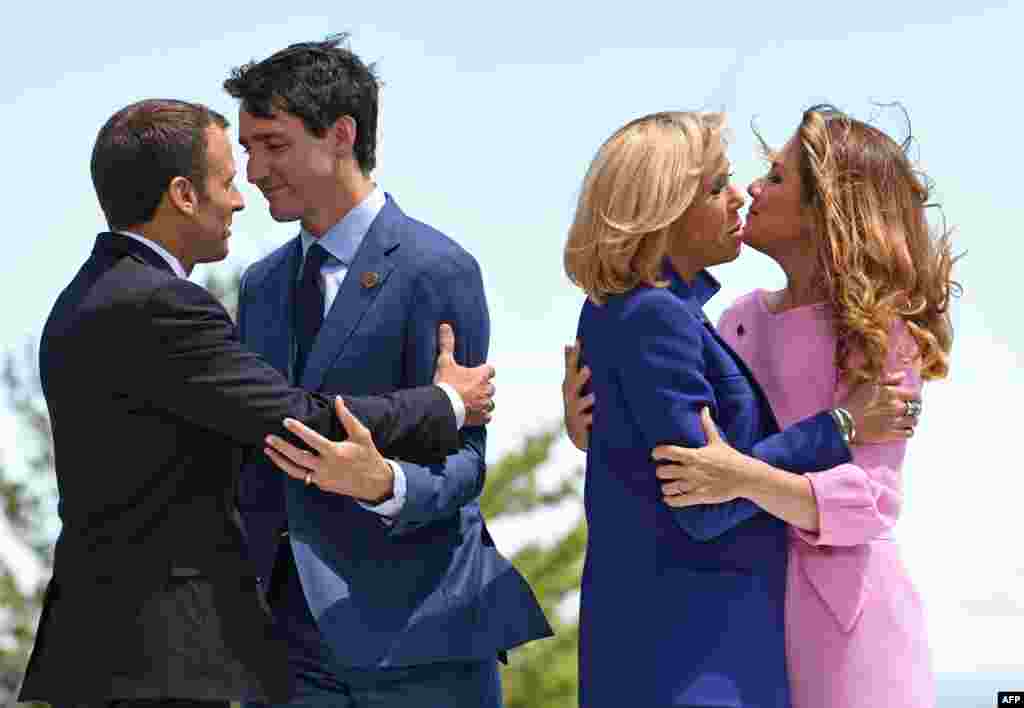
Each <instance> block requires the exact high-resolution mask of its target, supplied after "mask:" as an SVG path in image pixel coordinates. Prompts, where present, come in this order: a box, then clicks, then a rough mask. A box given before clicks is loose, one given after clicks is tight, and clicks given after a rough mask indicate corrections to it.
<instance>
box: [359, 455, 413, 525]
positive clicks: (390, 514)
mask: <svg viewBox="0 0 1024 708" xmlns="http://www.w3.org/2000/svg"><path fill="white" fill-rule="evenodd" d="M384 461H385V462H387V463H388V464H389V465H391V471H392V472H394V474H395V487H394V493H393V494H392V495H391V498H390V499H388V500H387V501H383V502H381V503H380V504H377V505H376V506H372V505H370V504H367V503H365V502H362V501H359V500H358V499H357V500H356V501H358V502H359V506H361V507H363V508H364V509H368V510H369V511H372V512H373V513H375V514H380V515H381V516H383V517H385V520H388V519H393V518H394V517H396V516H398V514H399V513H400V512H401V511H402V507H404V506H405V490H406V486H407V485H406V481H405V472H403V471H402V466H401V465H400V464H398V463H397V462H395V461H394V460H384Z"/></svg>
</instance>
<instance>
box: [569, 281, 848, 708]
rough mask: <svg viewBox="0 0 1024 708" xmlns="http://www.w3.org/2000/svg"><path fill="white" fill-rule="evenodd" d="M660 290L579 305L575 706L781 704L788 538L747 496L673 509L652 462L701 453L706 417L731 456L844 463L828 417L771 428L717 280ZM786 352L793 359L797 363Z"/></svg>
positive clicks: (784, 697)
mask: <svg viewBox="0 0 1024 708" xmlns="http://www.w3.org/2000/svg"><path fill="white" fill-rule="evenodd" d="M666 277H667V278H668V279H669V280H670V285H669V287H667V288H652V287H638V288H636V289H634V290H633V291H631V292H629V293H626V294H624V295H620V296H615V297H612V298H609V301H608V302H607V303H606V304H605V305H603V306H596V305H594V304H593V303H591V302H590V301H588V302H587V303H586V304H585V305H584V307H583V312H582V314H581V317H580V328H579V334H580V338H581V339H582V342H583V353H584V355H585V358H586V362H587V364H588V365H589V366H590V368H591V370H592V372H593V376H592V379H591V387H592V391H593V392H594V393H595V394H596V398H597V401H598V404H597V406H596V407H595V413H594V421H593V430H592V433H591V437H590V449H589V451H588V453H587V473H586V494H585V504H586V513H587V522H588V528H589V538H588V548H587V556H586V563H585V567H584V573H583V587H582V609H581V625H580V682H581V685H580V704H581V706H585V707H586V708H597V707H603V706H608V707H609V708H612V707H614V708H620V707H621V706H623V705H638V706H641V705H642V706H645V708H662V707H667V706H737V707H739V706H742V707H744V708H752V707H754V706H757V707H759V708H761V707H764V708H767V707H769V706H770V707H771V708H785V707H787V706H788V705H789V693H788V687H787V680H786V671H785V649H784V643H783V616H782V612H783V597H784V589H785V577H786V527H785V525H784V524H783V523H782V522H781V521H779V520H778V519H776V518H774V517H772V516H769V515H768V514H767V513H766V512H763V511H761V510H760V509H759V508H758V507H757V506H755V505H754V504H753V503H751V502H750V501H748V500H745V499H737V500H734V501H732V502H728V503H725V504H715V505H702V506H696V507H690V508H686V509H673V508H671V507H669V506H667V505H666V504H665V503H664V502H663V501H662V496H661V490H660V485H659V482H658V480H657V478H656V476H655V466H654V463H653V461H652V459H651V450H652V448H654V447H655V446H657V445H659V444H662V443H672V444H677V445H685V446H690V447H694V446H700V445H704V444H706V437H705V435H704V433H703V429H702V428H701V424H700V418H699V414H700V410H701V408H703V407H704V406H709V407H710V409H711V413H712V416H713V418H714V419H715V421H716V422H717V424H718V426H719V427H720V429H721V431H722V433H723V435H724V436H725V438H726V439H727V440H728V441H729V442H730V443H731V444H732V445H733V446H734V447H735V448H737V449H738V450H740V451H742V452H745V453H747V454H750V455H753V456H755V457H758V458H760V459H762V460H765V461H767V462H769V463H771V464H773V465H775V466H777V467H781V468H783V469H787V470H790V471H792V472H798V473H801V472H811V471H818V470H823V469H827V468H829V467H832V466H834V465H838V464H842V463H844V462H848V461H849V460H850V453H849V450H848V448H847V446H846V445H845V444H844V443H843V441H842V438H841V437H840V435H839V432H838V430H837V428H836V426H835V424H834V422H833V420H832V418H831V417H830V416H829V415H828V414H827V413H825V412H823V413H821V414H819V415H816V416H814V417H812V418H808V419H806V420H803V421H801V422H799V423H797V424H795V425H793V426H792V427H790V428H788V429H786V430H785V431H783V432H781V433H780V432H779V430H778V424H777V423H776V421H775V418H774V416H773V415H772V412H771V409H770V407H769V405H768V402H767V400H766V398H765V397H764V394H763V393H762V391H761V389H760V388H759V387H758V385H757V384H756V382H755V381H754V379H753V377H752V376H751V374H750V371H749V370H748V369H747V367H746V366H745V365H744V364H743V362H742V360H741V359H740V358H739V357H738V356H737V355H736V354H735V353H734V352H732V351H731V350H730V348H729V347H728V345H726V344H725V342H723V341H722V340H721V339H720V338H719V336H718V335H717V333H716V332H715V330H714V328H713V327H712V325H711V324H710V322H708V321H707V319H706V317H705V316H704V314H703V312H702V310H701V307H702V305H703V304H704V303H705V302H706V301H707V300H708V299H709V298H710V297H711V295H713V294H714V293H715V292H716V291H717V289H718V284H717V283H716V282H715V281H714V279H713V278H712V277H711V276H710V275H709V274H707V273H706V272H702V273H700V274H699V275H698V276H697V278H696V279H695V280H694V282H693V284H692V285H688V284H687V283H686V282H685V281H683V280H682V279H681V278H680V277H679V276H678V275H677V274H676V273H675V272H674V271H672V270H671V268H667V269H666ZM794 355H795V356H799V349H796V350H795V351H794Z"/></svg>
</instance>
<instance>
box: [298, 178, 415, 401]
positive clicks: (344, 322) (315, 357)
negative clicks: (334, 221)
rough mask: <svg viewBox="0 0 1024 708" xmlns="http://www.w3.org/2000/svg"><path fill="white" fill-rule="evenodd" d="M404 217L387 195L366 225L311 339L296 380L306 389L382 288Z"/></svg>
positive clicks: (318, 380) (314, 387)
mask: <svg viewBox="0 0 1024 708" xmlns="http://www.w3.org/2000/svg"><path fill="white" fill-rule="evenodd" d="M404 218H405V215H404V214H402V212H401V211H400V210H399V209H398V207H397V206H395V203H394V202H393V201H392V200H391V198H390V197H389V198H388V200H387V202H386V203H385V204H384V208H383V209H381V211H380V214H378V215H377V218H376V219H374V221H373V224H371V225H370V230H369V231H368V232H367V233H366V237H365V238H364V239H363V243H362V244H361V245H360V246H359V249H358V250H357V251H356V255H355V258H354V259H353V261H352V264H351V265H350V266H349V269H348V274H347V275H346V276H345V280H344V281H343V282H342V284H341V288H340V289H339V290H338V295H337V297H336V298H335V300H334V303H333V304H332V305H331V310H330V312H328V313H327V318H326V319H325V320H324V324H323V327H321V328H320V333H319V334H318V335H317V338H316V341H315V342H314V343H313V350H312V351H311V352H310V354H309V361H308V362H307V363H306V370H305V372H304V373H303V375H302V381H301V382H300V383H301V385H302V387H303V388H305V389H306V390H308V391H316V390H318V389H319V388H320V385H321V383H323V378H324V375H325V374H326V373H327V369H328V368H329V367H330V365H331V364H332V363H333V362H334V361H335V360H336V359H337V358H338V357H339V356H340V355H341V353H342V352H343V351H344V349H345V345H346V344H348V342H349V340H350V339H351V337H352V333H353V332H355V329H356V327H357V326H358V325H359V322H360V320H362V319H363V316H364V315H365V314H366V312H367V310H369V309H370V306H371V305H372V304H373V301H374V300H376V299H377V295H378V294H379V293H380V292H381V290H382V289H383V288H384V284H385V282H386V281H387V279H388V276H389V275H390V274H391V271H392V270H394V268H395V264H394V261H393V260H392V257H391V252H392V251H393V250H394V249H395V248H397V247H398V245H399V238H398V229H397V228H396V227H397V226H398V223H399V222H400V221H401V220H402V219H404Z"/></svg>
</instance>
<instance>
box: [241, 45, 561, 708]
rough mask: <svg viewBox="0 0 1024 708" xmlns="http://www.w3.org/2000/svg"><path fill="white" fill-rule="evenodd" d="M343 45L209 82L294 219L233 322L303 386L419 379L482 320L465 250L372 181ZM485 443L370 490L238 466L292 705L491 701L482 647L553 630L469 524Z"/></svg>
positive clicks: (478, 358)
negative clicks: (442, 345) (219, 90)
mask: <svg viewBox="0 0 1024 708" xmlns="http://www.w3.org/2000/svg"><path fill="white" fill-rule="evenodd" d="M342 41H343V37H335V38H332V39H329V40H328V41H325V42H310V43H302V44H296V45H293V46H290V47H288V48H286V49H284V50H281V51H279V52H277V53H276V54H274V55H273V56H271V57H269V58H267V59H265V60H263V61H260V62H253V63H251V64H247V65H245V66H243V67H240V68H238V69H236V70H235V71H234V72H233V73H232V76H231V77H230V78H229V79H228V80H227V81H226V82H225V89H226V90H227V91H228V93H230V94H231V95H232V96H234V97H235V98H238V99H239V100H240V102H241V105H240V109H239V140H240V141H241V143H242V145H243V146H244V147H245V149H246V151H247V152H248V155H249V158H248V166H247V177H248V179H249V181H250V182H251V183H253V184H255V185H256V186H258V187H259V188H260V190H261V191H262V192H263V194H264V196H265V197H266V198H267V203H268V206H269V209H270V214H271V216H272V217H273V218H274V219H275V220H276V221H282V222H283V221H298V222H300V224H301V230H300V231H299V233H298V234H297V235H296V237H295V238H293V239H292V240H290V241H289V242H287V243H286V244H284V245H283V246H282V247H281V248H279V249H278V250H276V251H275V252H273V253H271V254H270V255H269V256H267V257H266V258H264V259H263V260H261V261H259V262H257V263H255V264H253V265H252V266H251V267H250V268H249V269H248V270H247V271H246V274H245V276H244V278H243V283H242V289H241V295H240V299H239V330H240V332H241V336H242V339H243V341H244V342H245V343H246V344H247V345H249V346H251V347H252V348H253V349H254V350H255V351H257V352H260V353H261V354H263V355H264V356H266V357H267V360H268V361H270V362H271V363H272V364H273V365H274V366H276V367H277V368H278V369H279V370H280V371H281V372H282V373H287V374H288V375H290V376H291V377H292V381H293V382H294V383H296V384H298V385H301V386H302V387H303V388H305V389H307V390H310V391H321V392H324V393H330V394H335V393H339V392H345V393H350V394H363V395H367V394H379V393H385V392H388V391H394V390H397V389H401V388H405V387H409V386H417V385H422V384H424V383H428V382H429V381H430V377H431V370H432V369H433V366H434V358H435V355H436V352H437V350H438V341H437V331H438V324H439V323H440V322H445V321H447V322H451V323H452V324H453V325H454V327H455V333H456V334H457V335H458V340H459V342H458V343H459V347H458V348H457V349H456V350H455V356H456V358H458V359H459V360H460V361H461V362H462V363H464V364H477V363H479V362H482V361H484V360H485V358H486V356H487V347H488V339H489V336H490V320H489V317H488V311H487V301H486V298H485V296H484V288H483V282H482V279H481V274H480V268H479V266H478V265H477V262H476V260H475V259H474V258H473V257H472V256H471V255H470V254H469V253H467V252H466V251H465V249H463V248H462V247H461V246H459V244H457V243H456V242H455V241H453V240H452V239H450V238H448V237H447V236H445V235H444V234H442V233H440V232H439V231H437V230H436V229H433V228H431V227H430V226H427V225H426V224H423V223H420V222H418V221H416V220H414V219H411V218H409V217H408V216H406V215H405V214H404V213H403V212H402V211H401V209H399V207H398V205H397V203H396V202H395V200H394V198H393V197H392V196H391V195H390V194H386V193H385V192H384V191H383V190H382V189H381V188H380V186H378V185H377V184H376V183H375V182H374V181H373V179H372V177H371V173H372V170H373V169H374V166H375V151H376V128H377V87H378V82H377V79H376V77H375V76H374V75H373V72H372V71H371V69H370V68H369V67H367V66H366V65H365V64H364V63H363V61H362V60H361V59H360V58H359V57H358V56H357V55H355V54H354V53H353V52H351V51H349V50H348V49H347V48H346V47H345V46H343V44H342ZM353 370H355V371H358V372H359V376H358V377H352V376H350V375H346V373H345V372H347V371H348V372H351V371H353ZM485 442H486V431H485V429H484V427H483V426H480V425H468V426H466V427H465V428H464V429H463V430H462V432H461V436H460V443H459V447H458V450H457V451H455V452H454V453H453V454H451V455H448V456H447V457H446V458H445V459H444V460H443V461H440V462H437V463H433V464H427V465H424V464H422V463H421V462H419V461H417V460H411V459H409V458H404V457H402V458H401V459H399V460H393V461H391V463H389V467H390V469H391V480H390V482H391V483H390V484H389V485H387V488H386V490H385V493H384V494H382V495H381V496H380V497H379V498H377V499H374V500H372V501H370V502H368V501H367V500H365V499H359V498H357V497H354V495H352V494H351V493H350V492H348V491H346V490H344V489H340V490H334V491H335V492H339V491H340V493H326V492H324V491H321V490H311V489H309V488H306V487H304V486H303V485H302V484H301V483H299V482H298V481H295V480H292V479H288V478H286V477H282V476H281V474H280V472H279V471H277V470H275V469H274V468H273V467H272V466H271V465H268V464H267V462H266V461H265V459H263V458H261V459H260V460H259V461H258V462H257V464H260V465H261V466H262V467H263V469H262V470H260V471H259V473H258V472H257V471H253V472H252V473H249V472H247V473H246V474H244V475H242V482H243V485H244V487H243V489H242V492H241V494H240V507H241V510H242V514H243V516H244V517H245V519H246V526H247V528H249V529H250V534H249V539H248V540H249V543H250V548H251V549H252V554H253V558H254V560H255V561H256V564H257V567H258V568H260V571H259V572H260V573H262V574H271V568H275V570H274V571H273V576H274V582H273V591H272V592H271V598H272V606H273V609H274V612H275V616H276V617H278V618H279V619H280V620H281V621H282V624H283V627H284V631H285V633H286V634H287V637H288V641H289V650H290V651H289V660H290V661H291V663H292V667H293V670H294V675H295V680H296V695H295V698H294V701H293V703H292V704H290V705H292V706H300V705H301V706H304V707H307V706H324V707H325V708H326V707H328V706H329V707H330V708H362V707H363V706H370V705H373V706H388V707H389V708H406V707H408V708H422V707H423V706H430V707H431V708H444V707H446V706H467V707H471V708H494V707H496V706H499V705H500V704H501V686H500V680H499V675H498V666H497V663H498V658H499V657H503V656H504V654H505V651H506V650H507V649H510V648H512V647H514V646H517V645H520V644H523V643H524V642H528V641H530V640H533V639H537V638H540V637H545V636H550V634H551V628H550V626H549V625H548V623H547V621H546V619H545V618H544V615H543V612H542V611H541V609H540V607H539V605H538V604H537V601H536V599H535V598H534V596H533V593H532V592H531V590H530V588H529V586H528V585H527V584H526V582H525V580H524V579H523V577H522V576H521V575H520V574H519V573H518V572H517V571H516V570H515V568H513V567H512V565H511V564H510V563H509V562H508V560H506V559H505V558H503V557H502V556H501V554H500V553H498V551H497V549H496V548H495V547H494V542H493V541H492V540H491V537H490V534H489V533H488V532H487V527H486V525H485V524H484V520H483V517H482V515H481V512H480V505H479V503H478V498H479V496H480V494H481V492H482V491H483V487H484V478H485V464H484V456H485ZM398 457H401V456H398Z"/></svg>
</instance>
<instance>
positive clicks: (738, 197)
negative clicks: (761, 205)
mask: <svg viewBox="0 0 1024 708" xmlns="http://www.w3.org/2000/svg"><path fill="white" fill-rule="evenodd" d="M746 203H747V198H746V197H744V196H743V192H741V191H740V190H739V188H738V187H735V186H732V185H730V187H729V207H730V208H731V209H732V210H733V211H738V210H739V209H741V208H742V207H743V205H744V204H746Z"/></svg>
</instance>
